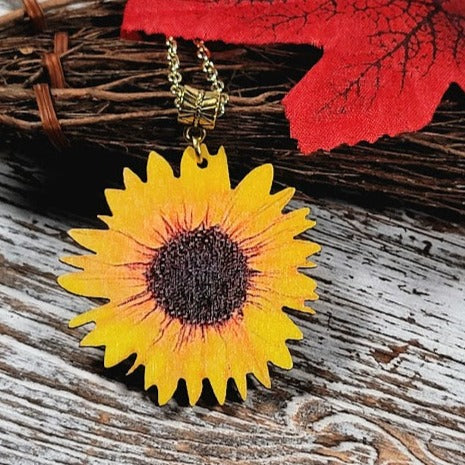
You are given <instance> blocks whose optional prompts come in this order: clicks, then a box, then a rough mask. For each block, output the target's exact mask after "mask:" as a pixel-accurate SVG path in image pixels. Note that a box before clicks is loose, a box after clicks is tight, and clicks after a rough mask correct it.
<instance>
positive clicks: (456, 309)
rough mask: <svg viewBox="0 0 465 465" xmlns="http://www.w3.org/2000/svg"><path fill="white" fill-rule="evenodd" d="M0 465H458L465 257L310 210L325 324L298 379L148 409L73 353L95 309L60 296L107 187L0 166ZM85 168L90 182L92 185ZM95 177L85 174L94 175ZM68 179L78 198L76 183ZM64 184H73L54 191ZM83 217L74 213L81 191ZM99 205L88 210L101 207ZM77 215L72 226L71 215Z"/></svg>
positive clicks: (98, 359)
mask: <svg viewBox="0 0 465 465" xmlns="http://www.w3.org/2000/svg"><path fill="white" fill-rule="evenodd" d="M0 160H1V161H0V163H1V166H2V168H1V170H0V254H1V257H0V391H1V396H0V464H8V465H11V464H21V465H22V464H27V465H34V464H50V463H53V464H86V463H92V464H93V465H94V464H95V465H103V464H105V465H106V464H110V463H118V464H131V465H134V464H151V465H152V464H162V463H163V464H165V463H176V464H199V463H202V464H228V463H231V464H232V463H239V464H266V465H271V464H283V463H286V464H291V463H296V464H322V465H323V464H325V465H329V464H331V465H333V464H334V465H341V464H353V465H364V464H367V465H375V464H376V465H394V464H396V465H400V464H412V465H446V464H447V465H452V464H453V465H459V464H462V463H463V458H464V457H465V336H464V328H465V311H464V310H465V288H464V282H465V280H464V278H465V271H464V256H465V239H464V237H463V235H462V234H460V232H457V231H454V228H450V230H449V229H448V230H441V228H442V229H443V225H439V224H437V223H435V222H434V221H433V220H432V219H427V218H424V217H419V216H415V215H412V214H410V213H409V214H407V213H402V212H397V211H384V212H378V213H375V212H368V211H365V210H363V209H360V208H354V207H351V206H349V205H345V204H342V203H337V202H325V203H322V202H320V201H318V199H306V198H305V197H304V196H301V200H298V201H295V202H294V203H293V205H292V206H293V208H295V207H299V206H301V205H302V204H309V205H311V206H314V208H313V216H314V217H315V218H317V220H318V225H317V228H316V229H315V230H314V231H312V232H311V237H312V238H313V239H315V240H317V241H318V242H320V243H321V244H323V247H324V248H323V252H322V254H321V255H320V256H319V257H318V258H317V262H318V265H319V266H318V268H317V269H315V270H312V271H311V273H312V275H314V276H315V277H316V278H317V280H318V282H319V284H320V294H321V299H320V301H318V302H317V303H316V304H315V308H316V310H317V315H316V316H308V315H303V316H302V315H298V314H296V313H292V318H293V319H294V320H295V321H296V322H297V323H298V324H299V326H300V327H301V328H302V329H303V332H304V336H305V339H304V340H303V341H301V342H296V343H292V344H291V347H292V353H293V356H294V361H295V368H294V369H293V370H291V371H282V370H278V369H272V372H273V373H272V380H273V387H272V389H271V390H266V389H264V388H262V387H261V386H259V385H258V384H257V383H255V382H254V381H253V380H250V391H249V397H248V399H247V401H246V402H244V403H242V402H239V401H238V400H237V397H236V396H235V394H234V390H233V389H231V390H230V392H229V395H228V401H227V403H226V405H225V406H223V407H218V406H215V404H214V403H213V402H212V398H211V395H209V393H208V392H207V393H206V394H205V395H204V396H203V398H202V401H201V404H200V406H197V407H194V408H189V407H185V404H186V399H185V394H184V393H183V390H182V389H180V390H179V392H178V394H177V395H176V398H175V399H174V400H172V401H171V402H170V403H169V404H168V405H167V406H166V407H163V408H160V407H157V406H156V404H155V402H154V399H155V398H156V393H155V392H153V391H149V392H148V393H144V392H143V389H142V385H141V376H140V373H136V374H134V375H132V376H130V377H128V378H126V377H125V376H124V374H123V373H124V370H123V369H120V368H116V369H112V370H105V369H104V368H103V366H102V350H100V349H80V348H79V347H78V341H79V339H80V337H81V336H82V335H83V334H85V332H86V329H85V328H81V329H79V330H69V329H68V328H67V321H68V320H69V318H70V317H71V316H72V315H75V314H76V313H78V312H81V311H83V310H84V309H85V308H87V306H89V305H90V304H91V301H90V300H88V299H84V298H80V297H76V296H71V295H69V294H67V293H66V292H64V291H63V290H61V289H60V288H58V286H57V285H56V283H55V278H56V275H57V274H60V273H61V272H63V271H64V270H65V269H66V267H65V266H64V265H62V264H60V263H59V262H58V260H57V257H58V256H59V255H62V254H68V253H74V252H77V251H78V248H77V247H76V246H75V245H74V244H73V243H72V242H71V240H70V239H68V238H67V236H66V234H65V231H66V230H67V229H68V228H70V227H75V226H81V227H86V226H94V225H96V224H97V223H96V220H95V219H94V217H95V214H96V213H98V212H100V211H101V210H102V208H103V205H102V202H101V194H100V192H101V190H100V189H101V187H102V186H103V185H105V184H117V183H119V182H120V174H115V175H114V176H113V175H111V174H110V173H107V175H105V176H104V175H103V173H104V171H103V168H102V171H101V172H97V174H96V175H95V178H99V177H100V178H101V179H100V184H99V183H96V182H94V181H95V179H93V178H92V175H91V174H89V178H86V179H84V178H82V180H81V181H80V182H78V180H75V181H73V180H72V179H71V177H72V176H73V175H78V176H80V175H82V173H77V174H76V173H75V172H74V171H73V170H72V169H71V168H70V169H69V170H66V168H65V167H64V166H63V165H61V166H60V165H58V164H56V163H54V164H52V163H50V162H44V161H43V160H42V161H41V160H40V159H38V158H37V159H32V158H30V157H29V158H28V157H22V156H20V155H17V154H15V155H14V156H13V155H12V154H5V153H3V154H2V155H1V158H0ZM90 168H93V167H90ZM90 168H89V169H90ZM68 177H69V178H70V179H69V180H68V179H67V178H68ZM60 178H63V179H64V181H63V182H61V181H60ZM79 185H80V186H81V188H82V189H85V190H87V191H88V192H87V194H86V197H85V201H83V203H84V205H78V204H76V203H75V202H73V201H72V197H73V195H74V193H75V189H76V188H77V186H79ZM91 199H93V200H94V202H91ZM67 205H70V207H69V208H66V206H67Z"/></svg>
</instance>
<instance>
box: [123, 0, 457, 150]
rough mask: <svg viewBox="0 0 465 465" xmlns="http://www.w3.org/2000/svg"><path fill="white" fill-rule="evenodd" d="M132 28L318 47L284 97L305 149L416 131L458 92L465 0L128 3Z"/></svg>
mask: <svg viewBox="0 0 465 465" xmlns="http://www.w3.org/2000/svg"><path fill="white" fill-rule="evenodd" d="M136 31H144V32H145V33H147V34H154V33H164V34H167V35H173V36H180V37H184V38H186V39H193V38H202V39H204V40H223V41H226V42H234V43H246V44H270V43H278V42H279V43H307V44H313V45H316V46H318V47H322V48H323V57H322V58H321V60H320V61H319V62H318V63H317V64H316V65H315V66H314V67H313V68H312V69H311V70H310V71H309V72H308V73H307V74H306V75H305V76H304V78H303V79H302V80H301V81H300V82H299V83H298V84H297V85H296V86H295V87H294V88H293V89H292V90H291V91H290V92H289V94H288V95H287V96H286V97H285V98H284V100H283V104H284V107H285V110H286V116H287V117H288V119H289V121H290V126H291V136H292V137H294V138H296V139H298V142H299V147H300V149H301V150H302V151H303V152H304V153H310V152H313V151H314V150H317V149H320V148H322V149H331V148H333V147H336V146H338V145H340V144H342V143H348V144H355V143H357V142H359V141H361V140H366V141H369V142H374V141H375V140H376V139H378V138H379V137H380V136H382V135H384V134H388V135H391V136H393V135H396V134H399V133H401V132H406V131H415V130H418V129H420V128H422V127H423V126H425V125H426V124H428V123H429V122H430V121H431V119H432V116H433V113H434V110H435V109H436V107H437V105H438V103H439V101H440V100H441V97H442V96H443V94H444V92H445V91H446V89H447V88H448V87H449V85H450V84H451V83H452V82H456V83H458V84H459V85H460V86H461V87H462V88H463V89H465V0H168V1H167V0H129V1H128V4H127V7H126V11H125V17H124V22H123V27H122V33H123V36H126V37H130V36H131V34H133V33H134V32H136Z"/></svg>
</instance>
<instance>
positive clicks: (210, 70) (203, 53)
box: [166, 37, 229, 116]
mask: <svg viewBox="0 0 465 465" xmlns="http://www.w3.org/2000/svg"><path fill="white" fill-rule="evenodd" d="M194 43H195V45H196V46H197V58H198V60H199V61H200V64H201V68H202V71H203V72H204V73H205V75H206V77H207V80H208V81H209V82H211V90H212V91H213V92H217V93H218V94H219V109H218V115H217V116H222V115H223V114H224V111H225V107H226V105H227V103H228V101H229V96H228V94H227V93H225V92H224V82H223V81H221V80H220V79H219V77H218V70H217V69H216V67H215V65H214V63H213V61H212V60H211V58H210V50H208V48H207V47H206V45H205V43H204V41H203V40H195V41H194ZM166 46H167V48H168V53H167V60H168V81H169V82H170V84H171V87H170V90H171V93H172V94H173V95H174V98H175V99H174V104H175V106H176V108H177V109H178V110H181V106H182V95H183V91H184V86H183V85H182V84H181V81H182V74H181V72H180V71H179V66H180V61H179V55H178V44H177V42H176V40H175V39H174V38H173V37H168V38H167V39H166Z"/></svg>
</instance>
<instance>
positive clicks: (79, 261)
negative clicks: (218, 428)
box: [58, 145, 320, 405]
mask: <svg viewBox="0 0 465 465" xmlns="http://www.w3.org/2000/svg"><path fill="white" fill-rule="evenodd" d="M202 152H203V158H204V159H205V160H206V166H204V167H201V166H199V165H198V164H197V162H196V157H195V154H194V153H193V149H192V148H188V149H186V151H185V152H184V155H183V157H182V160H181V174H180V176H179V177H176V176H175V175H174V174H173V171H172V169H171V167H170V165H169V164H168V162H167V161H166V160H165V159H164V158H163V157H161V156H160V155H158V154H156V153H155V152H152V153H151V154H150V156H149V159H148V164H147V180H146V182H143V181H142V180H141V179H140V178H139V177H138V176H136V175H135V174H134V173H133V172H132V171H131V170H129V169H125V171H124V184H125V188H124V189H121V190H119V189H107V190H106V191H105V195H106V199H107V201H108V204H109V207H110V210H111V212H112V214H111V215H110V216H101V217H100V218H101V219H102V220H103V221H104V222H105V223H106V225H107V229H75V230H71V231H70V235H71V237H72V238H73V239H74V240H75V241H76V242H78V243H79V244H81V245H82V246H83V247H85V248H86V249H89V250H90V251H92V252H93V253H92V254H87V255H79V256H70V257H65V258H63V259H62V261H63V262H65V263H67V264H69V265H72V266H74V267H77V268H80V269H81V270H80V271H76V272H73V273H69V274H65V275H63V276H60V277H59V279H58V281H59V283H60V285H61V286H63V287H64V288H65V289H67V290H69V291H70V292H73V293H76V294H81V295H86V296H89V297H102V298H105V299H107V302H106V303H105V304H104V305H101V306H99V307H96V308H94V309H91V310H89V311H87V312H85V313H83V314H81V315H78V316H76V317H74V318H73V319H72V320H71V322H70V327H77V326H81V325H84V324H87V323H90V322H94V323H95V327H94V328H93V329H92V330H91V331H90V332H89V333H88V334H87V335H86V336H85V337H84V339H83V340H82V341H81V345H82V346H105V357H104V365H105V367H111V366H114V365H116V364H118V363H120V362H121V361H123V360H125V359H127V358H128V357H129V356H131V355H133V354H135V355H136V357H135V361H134V364H133V365H132V367H131V369H130V370H129V373H131V372H132V371H134V370H135V369H136V368H137V367H139V366H141V365H143V366H144V367H145V374H144V379H145V388H146V389H148V388H149V387H151V386H153V385H156V386H157V389H158V401H159V403H160V404H164V403H166V402H168V401H169V400H170V398H171V397H172V396H173V394H174V392H175V390H176V388H177V386H178V382H179V380H180V379H184V380H185V383H186V386H187V392H188V397H189V402H190V404H191V405H194V404H195V403H197V401H198V399H199V397H200V395H201V392H202V387H203V380H204V379H208V380H209V382H210V384H211V386H212V389H213V391H214V393H215V395H216V397H217V400H218V402H219V403H220V404H223V403H224V401H225V398H226V387H227V382H228V380H229V379H230V378H232V379H233V380H234V382H235V385H236V387H237V390H238V392H239V394H240V395H241V397H242V398H244V399H245V397H246V394H247V384H246V376H247V374H249V373H251V374H253V375H254V376H255V377H256V378H257V379H258V380H259V381H260V382H261V383H262V384H263V385H265V386H267V387H270V378H269V372H268V365H267V363H268V362H272V363H273V364H275V365H277V366H279V367H282V368H286V369H289V368H291V367H292V359H291V356H290V353H289V350H288V348H287V347H286V343H285V342H286V340H288V339H301V338H302V333H301V331H300V330H299V328H298V327H297V326H296V325H295V324H294V323H293V322H292V321H291V319H290V318H289V317H288V316H287V315H286V313H284V312H283V307H289V308H293V309H296V310H300V311H302V312H310V313H312V312H313V310H311V309H310V308H309V307H308V306H307V305H306V303H307V301H309V300H315V299H317V295H316V293H315V288H316V283H315V281H314V280H313V279H312V278H310V277H308V276H307V275H306V274H304V273H303V272H302V269H301V268H304V267H312V266H314V264H313V263H311V262H309V261H308V257H309V256H311V255H312V254H314V253H316V252H318V251H319V250H320V247H319V246H318V245H317V244H315V243H313V242H310V241H307V240H303V239H296V236H298V235H299V234H301V233H302V232H304V231H306V230H307V229H309V228H311V227H313V225H314V222H313V221H311V220H309V219H308V218H307V216H308V214H309V209H308V208H301V209H298V210H294V211H292V212H290V213H283V208H284V207H285V206H286V205H287V203H288V202H289V200H290V199H291V197H292V196H293V194H294V189H291V188H287V189H284V190H281V191H279V192H277V193H274V194H270V190H271V185H272V181H273V169H272V166H271V165H269V164H267V165H263V166H260V167H258V168H256V169H254V170H253V171H251V172H250V173H249V174H248V175H247V176H246V177H245V178H244V179H243V180H242V181H241V182H240V183H239V184H238V185H237V186H236V187H235V188H231V185H230V179H229V173H228V167H227V158H226V154H225V151H224V149H223V148H220V150H219V152H218V153H217V154H216V155H211V154H209V153H208V151H207V149H206V147H205V146H204V145H203V146H202Z"/></svg>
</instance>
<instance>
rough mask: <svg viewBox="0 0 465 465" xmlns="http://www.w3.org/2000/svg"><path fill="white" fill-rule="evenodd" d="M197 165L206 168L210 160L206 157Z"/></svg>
mask: <svg viewBox="0 0 465 465" xmlns="http://www.w3.org/2000/svg"><path fill="white" fill-rule="evenodd" d="M197 166H198V167H199V168H202V169H204V168H206V167H207V166H208V160H207V159H206V158H204V159H203V160H202V161H201V162H200V163H197Z"/></svg>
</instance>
